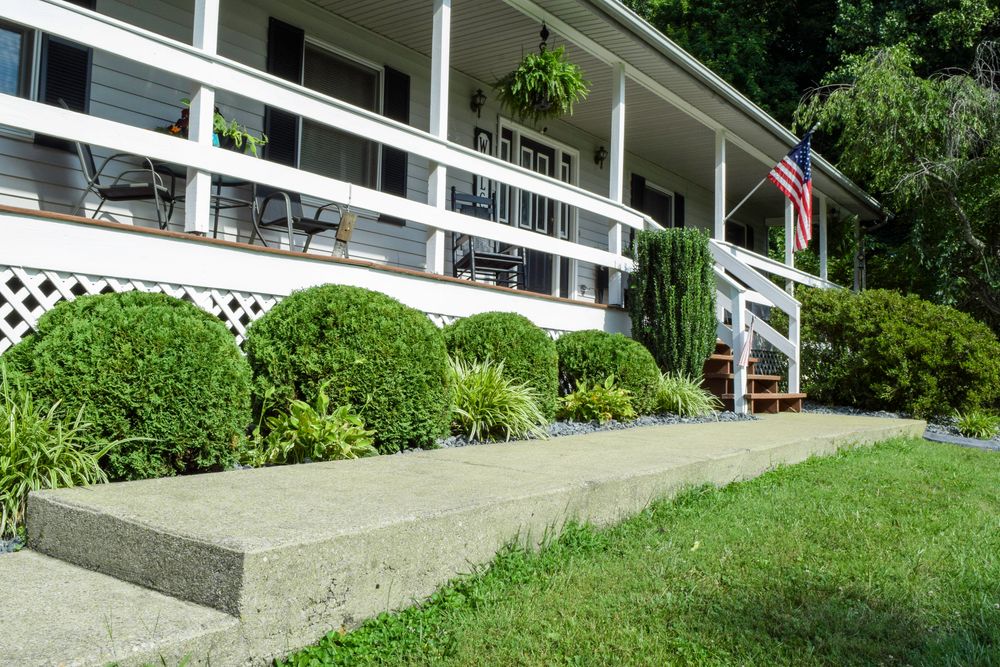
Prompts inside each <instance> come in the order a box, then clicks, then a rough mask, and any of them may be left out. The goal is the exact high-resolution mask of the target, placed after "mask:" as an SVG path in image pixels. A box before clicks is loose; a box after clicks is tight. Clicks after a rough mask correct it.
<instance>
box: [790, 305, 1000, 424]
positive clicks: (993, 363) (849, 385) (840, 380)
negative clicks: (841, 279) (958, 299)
mask: <svg viewBox="0 0 1000 667" xmlns="http://www.w3.org/2000/svg"><path fill="white" fill-rule="evenodd" d="M796 297H797V298H798V299H799V300H800V301H801V302H802V334H801V341H802V383H803V390H804V391H806V392H808V393H809V395H810V397H811V398H813V399H815V400H817V401H821V402H825V403H834V404H841V405H856V406H858V407H863V408H871V409H884V410H901V411H906V412H911V413H913V414H916V415H921V416H932V415H942V414H950V413H951V412H953V411H954V410H956V409H966V408H977V407H987V406H995V405H997V402H998V400H1000V342H998V341H997V338H996V336H995V335H994V334H993V332H991V331H990V329H989V328H988V327H987V326H985V325H983V324H982V323H979V322H976V321H975V320H973V319H972V318H971V317H970V316H968V315H966V314H965V313H961V312H959V311H957V310H955V309H953V308H949V307H947V306H938V305H935V304H932V303H929V302H927V301H923V300H921V299H919V298H918V297H915V296H902V295H900V294H898V293H896V292H890V291H887V290H869V291H866V292H862V293H860V294H857V295H855V294H853V293H851V292H848V291H846V290H813V289H808V288H802V289H800V290H799V291H797V292H796Z"/></svg>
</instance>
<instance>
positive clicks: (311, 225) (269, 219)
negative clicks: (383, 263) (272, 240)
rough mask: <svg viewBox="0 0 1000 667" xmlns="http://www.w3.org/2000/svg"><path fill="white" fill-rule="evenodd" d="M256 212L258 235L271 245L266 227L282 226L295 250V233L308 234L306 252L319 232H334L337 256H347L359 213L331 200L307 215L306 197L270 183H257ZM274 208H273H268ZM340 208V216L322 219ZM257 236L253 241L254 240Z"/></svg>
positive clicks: (255, 229) (255, 226)
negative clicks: (304, 210)
mask: <svg viewBox="0 0 1000 667" xmlns="http://www.w3.org/2000/svg"><path fill="white" fill-rule="evenodd" d="M254 203H255V207H254V208H255V213H254V215H253V227H254V236H256V237H257V238H259V239H260V242H261V243H263V244H264V245H265V246H267V241H265V240H264V235H263V233H262V230H264V229H271V228H279V229H283V230H284V231H285V232H286V233H287V235H288V249H289V250H295V233H296V232H298V233H300V234H305V235H306V242H305V244H304V245H303V246H302V252H307V251H308V250H309V244H310V243H312V239H313V237H314V236H316V235H317V234H322V233H323V232H334V233H335V234H336V240H335V241H334V245H333V256H334V257H347V245H348V243H350V241H351V235H352V234H353V233H354V223H355V221H356V220H357V215H355V214H354V213H351V212H350V211H345V210H344V209H343V208H342V207H341V206H340V204H336V203H334V202H330V203H328V204H323V205H321V206H318V207H317V208H316V211H315V213H313V215H312V217H307V216H306V215H305V214H304V213H303V210H302V197H301V195H299V194H298V193H297V192H283V191H281V190H278V189H277V188H272V187H269V186H266V185H260V184H255V185H254ZM269 207H270V208H271V210H270V211H269V210H268V208H269ZM329 209H336V210H337V214H338V216H337V220H336V221H333V220H322V219H320V216H322V214H323V212H324V211H327V210H329ZM253 240H254V239H253V237H251V239H250V243H253Z"/></svg>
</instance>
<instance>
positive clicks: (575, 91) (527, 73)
mask: <svg viewBox="0 0 1000 667" xmlns="http://www.w3.org/2000/svg"><path fill="white" fill-rule="evenodd" d="M543 34H547V33H546V31H544V30H543ZM493 88H494V90H496V93H497V99H498V100H499V102H500V104H501V105H502V106H503V108H504V109H505V110H506V111H507V112H508V113H510V114H511V115H512V116H514V117H516V118H517V119H518V120H522V121H525V120H526V121H530V122H532V123H537V122H538V121H540V120H544V119H548V118H559V117H560V116H566V115H572V114H573V104H574V103H576V102H580V101H581V100H584V99H586V97H587V94H588V93H589V92H590V82H589V81H587V80H585V79H584V78H583V71H582V70H581V69H580V68H579V66H577V65H575V64H573V63H571V62H567V61H566V50H565V48H564V47H561V46H560V47H558V48H555V49H552V50H549V49H547V48H546V47H545V41H544V37H543V41H542V44H541V45H540V47H539V51H538V53H529V54H527V55H526V56H525V57H524V59H523V60H521V63H520V64H519V65H518V66H517V69H515V70H514V71H513V72H511V73H510V74H508V75H507V76H505V77H503V78H502V79H500V80H499V81H497V82H496V83H495V84H494V85H493Z"/></svg>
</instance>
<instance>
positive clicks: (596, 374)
mask: <svg viewBox="0 0 1000 667" xmlns="http://www.w3.org/2000/svg"><path fill="white" fill-rule="evenodd" d="M556 350H557V352H558V353H559V381H560V384H561V385H562V390H563V393H564V394H568V393H570V392H572V391H574V390H576V387H577V385H578V384H579V383H580V382H586V383H589V384H594V383H597V384H600V383H602V382H604V381H605V379H606V378H607V377H609V376H614V378H615V383H616V384H617V386H619V387H621V388H622V389H625V390H627V391H628V392H629V395H630V396H631V401H632V407H633V408H634V409H635V411H636V412H637V413H639V414H641V415H647V414H652V413H654V412H656V389H657V387H658V386H659V383H660V371H659V369H658V368H657V367H656V361H654V360H653V357H652V355H651V354H650V353H649V350H647V349H646V348H645V347H643V345H642V344H641V343H638V342H636V341H634V340H632V339H631V338H627V337H625V336H623V335H622V334H620V333H616V334H609V333H606V332H604V331H598V330H597V329H590V330H587V331H574V332H572V333H568V334H563V335H562V336H560V337H559V339H558V340H557V341H556Z"/></svg>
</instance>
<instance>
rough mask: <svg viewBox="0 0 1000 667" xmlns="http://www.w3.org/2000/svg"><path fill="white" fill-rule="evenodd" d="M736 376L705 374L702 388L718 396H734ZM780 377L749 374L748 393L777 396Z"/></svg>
mask: <svg viewBox="0 0 1000 667" xmlns="http://www.w3.org/2000/svg"><path fill="white" fill-rule="evenodd" d="M735 379H736V376H735V375H734V374H733V373H705V374H704V380H703V381H702V386H703V387H705V389H707V390H708V391H710V392H711V393H713V394H715V395H716V396H723V395H725V394H732V393H733V392H734V391H735V385H734V384H733V382H734V380H735ZM780 382H781V376H780V375H762V374H759V373H752V372H751V373H748V374H747V391H748V392H749V393H751V394H777V393H778V392H779V391H780V389H779V384H780Z"/></svg>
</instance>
